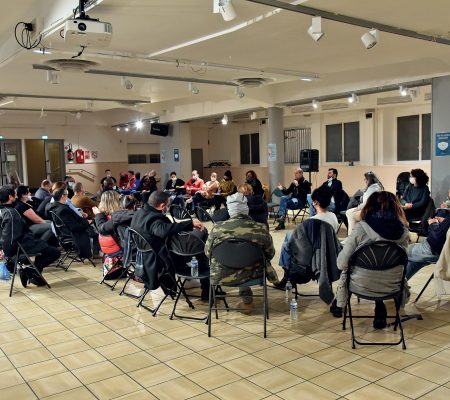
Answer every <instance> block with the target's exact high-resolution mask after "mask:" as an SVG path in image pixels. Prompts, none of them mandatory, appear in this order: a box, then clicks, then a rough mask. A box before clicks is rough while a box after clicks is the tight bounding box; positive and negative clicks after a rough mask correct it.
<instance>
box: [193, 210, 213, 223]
mask: <svg viewBox="0 0 450 400" xmlns="http://www.w3.org/2000/svg"><path fill="white" fill-rule="evenodd" d="M195 216H196V217H197V219H198V220H199V221H201V222H212V223H213V224H214V223H215V222H214V220H213V218H212V217H211V214H210V213H209V212H208V211H207V210H205V209H204V208H203V207H201V206H197V207H195Z"/></svg>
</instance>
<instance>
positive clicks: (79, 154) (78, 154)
mask: <svg viewBox="0 0 450 400" xmlns="http://www.w3.org/2000/svg"><path fill="white" fill-rule="evenodd" d="M75 160H76V161H77V164H84V150H83V149H77V150H76V151H75Z"/></svg>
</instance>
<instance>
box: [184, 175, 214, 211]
mask: <svg viewBox="0 0 450 400" xmlns="http://www.w3.org/2000/svg"><path fill="white" fill-rule="evenodd" d="M218 189H219V182H218V181H217V174H216V173H215V172H213V173H212V174H211V180H209V181H208V182H206V183H205V184H204V185H203V187H202V190H199V191H198V192H197V193H195V195H194V196H192V201H189V200H188V201H187V203H192V207H193V210H195V207H198V206H199V205H200V204H201V203H203V202H206V203H207V204H210V203H211V204H212V199H213V198H214V194H215V193H216V192H217V190H218Z"/></svg>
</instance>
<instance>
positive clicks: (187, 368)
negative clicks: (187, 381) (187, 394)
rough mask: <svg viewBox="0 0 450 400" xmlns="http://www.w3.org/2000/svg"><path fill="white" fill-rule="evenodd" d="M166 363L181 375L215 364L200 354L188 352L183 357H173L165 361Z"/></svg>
mask: <svg viewBox="0 0 450 400" xmlns="http://www.w3.org/2000/svg"><path fill="white" fill-rule="evenodd" d="M166 364H167V365H169V366H170V367H172V368H173V369H174V370H176V371H178V372H179V373H180V374H181V375H187V374H190V373H192V372H196V371H200V370H202V369H205V368H208V367H212V366H214V365H215V364H214V363H213V362H212V361H211V360H209V359H208V358H206V357H203V356H202V355H200V354H188V355H186V356H183V357H178V358H174V359H173V360H170V361H167V362H166Z"/></svg>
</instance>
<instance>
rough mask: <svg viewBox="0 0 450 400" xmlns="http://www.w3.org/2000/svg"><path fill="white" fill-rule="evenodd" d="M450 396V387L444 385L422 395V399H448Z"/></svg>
mask: <svg viewBox="0 0 450 400" xmlns="http://www.w3.org/2000/svg"><path fill="white" fill-rule="evenodd" d="M449 398H450V388H446V387H444V386H442V387H440V388H437V389H435V390H433V391H431V392H429V393H427V394H426V395H424V396H422V397H421V400H448V399H449Z"/></svg>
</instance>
